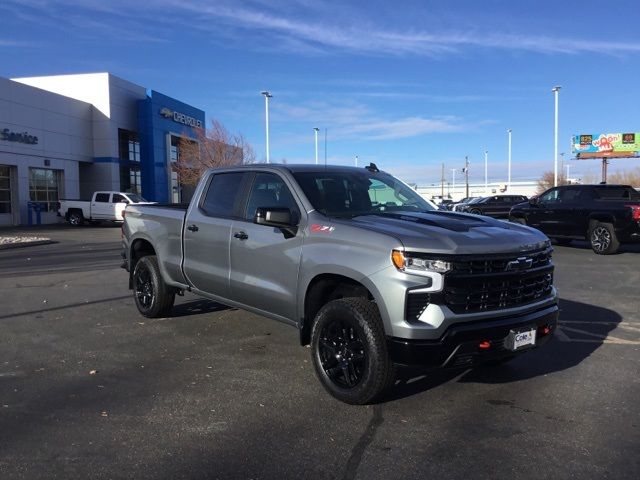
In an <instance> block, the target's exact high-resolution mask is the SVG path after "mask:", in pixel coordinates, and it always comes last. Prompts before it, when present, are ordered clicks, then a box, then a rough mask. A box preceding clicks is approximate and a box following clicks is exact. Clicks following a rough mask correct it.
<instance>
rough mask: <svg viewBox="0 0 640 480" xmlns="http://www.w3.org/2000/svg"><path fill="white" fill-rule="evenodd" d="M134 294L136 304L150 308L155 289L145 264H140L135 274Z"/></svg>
mask: <svg viewBox="0 0 640 480" xmlns="http://www.w3.org/2000/svg"><path fill="white" fill-rule="evenodd" d="M135 294H136V299H137V303H138V305H140V306H142V308H143V309H145V310H147V309H149V308H151V305H152V304H153V300H154V297H155V289H154V288H153V281H152V280H151V272H150V271H149V267H148V266H147V265H146V264H143V265H140V267H139V268H138V269H137V275H136V276H135Z"/></svg>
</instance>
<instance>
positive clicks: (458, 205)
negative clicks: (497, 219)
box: [451, 197, 482, 212]
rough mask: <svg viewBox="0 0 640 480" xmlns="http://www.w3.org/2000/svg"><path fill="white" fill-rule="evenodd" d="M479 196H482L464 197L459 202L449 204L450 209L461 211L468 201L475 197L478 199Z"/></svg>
mask: <svg viewBox="0 0 640 480" xmlns="http://www.w3.org/2000/svg"><path fill="white" fill-rule="evenodd" d="M480 198H482V197H464V198H463V199H462V200H460V201H459V202H456V203H454V204H453V205H451V211H453V212H461V211H462V207H463V206H464V205H466V204H468V203H470V202H471V201H473V200H476V199H478V200H479V199H480Z"/></svg>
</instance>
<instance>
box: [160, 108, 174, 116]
mask: <svg viewBox="0 0 640 480" xmlns="http://www.w3.org/2000/svg"><path fill="white" fill-rule="evenodd" d="M160 115H162V116H163V117H164V118H173V110H170V109H168V108H167V107H164V108H162V109H160Z"/></svg>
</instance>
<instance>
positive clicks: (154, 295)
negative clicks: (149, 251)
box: [133, 255, 176, 318]
mask: <svg viewBox="0 0 640 480" xmlns="http://www.w3.org/2000/svg"><path fill="white" fill-rule="evenodd" d="M175 298H176V289H175V288H173V287H170V286H168V285H167V284H166V283H165V282H164V280H163V279H162V274H161V273H160V268H159V267H158V259H157V258H156V257H155V255H148V256H146V257H142V258H141V259H140V260H138V261H137V262H136V266H135V268H134V269H133V299H134V300H135V303H136V307H138V311H139V312H140V313H141V314H142V315H144V316H145V317H149V318H156V317H163V316H165V315H166V314H168V313H169V312H170V311H171V309H172V308H173V302H174V301H175Z"/></svg>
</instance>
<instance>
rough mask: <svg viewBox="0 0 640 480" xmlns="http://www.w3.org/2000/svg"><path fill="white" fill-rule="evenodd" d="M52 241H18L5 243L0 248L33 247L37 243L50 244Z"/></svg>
mask: <svg viewBox="0 0 640 480" xmlns="http://www.w3.org/2000/svg"><path fill="white" fill-rule="evenodd" d="M52 243H58V242H54V241H53V240H37V241H35V242H20V243H5V244H4V245H0V250H11V249H13V248H25V247H35V246H37V245H50V244H52Z"/></svg>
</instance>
